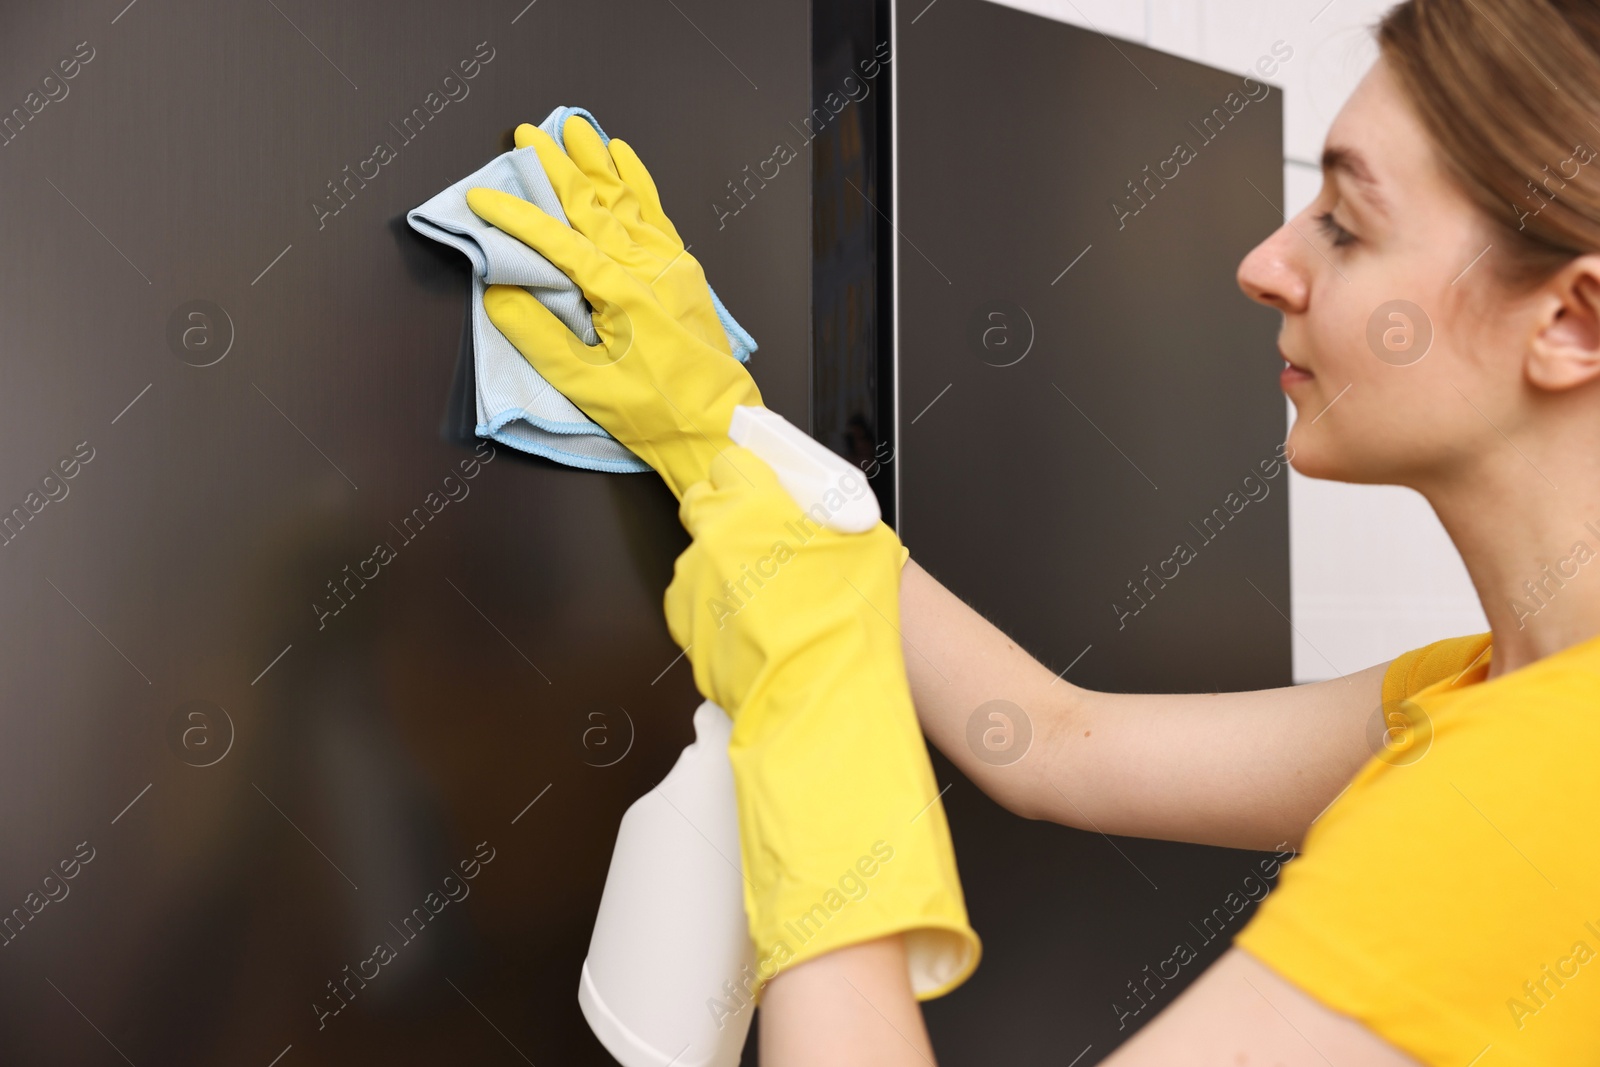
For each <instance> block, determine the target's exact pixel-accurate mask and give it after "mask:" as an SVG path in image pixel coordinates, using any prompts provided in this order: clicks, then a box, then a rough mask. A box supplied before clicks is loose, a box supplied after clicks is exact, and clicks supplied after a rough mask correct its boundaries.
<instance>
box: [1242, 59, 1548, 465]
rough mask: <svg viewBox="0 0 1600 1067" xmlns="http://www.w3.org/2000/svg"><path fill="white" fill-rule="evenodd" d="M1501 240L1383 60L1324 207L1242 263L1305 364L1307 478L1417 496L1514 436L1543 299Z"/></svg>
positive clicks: (1355, 103)
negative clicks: (1493, 256)
mask: <svg viewBox="0 0 1600 1067" xmlns="http://www.w3.org/2000/svg"><path fill="white" fill-rule="evenodd" d="M1508 210H1509V208H1508ZM1491 229H1492V228H1491V226H1490V224H1489V222H1488V220H1486V219H1484V218H1483V217H1482V215H1481V213H1480V212H1479V211H1478V209H1477V208H1476V207H1475V206H1474V205H1473V204H1472V203H1471V201H1469V200H1468V199H1467V197H1466V194H1465V193H1463V192H1462V191H1461V190H1460V189H1459V188H1458V187H1457V186H1456V185H1455V184H1454V183H1453V182H1452V181H1450V180H1449V178H1448V177H1447V175H1446V173H1445V172H1444V170H1443V169H1442V166H1441V164H1440V163H1439V161H1438V157H1437V155H1436V153H1435V150H1434V147H1433V143H1432V141H1431V139H1430V138H1429V136H1428V134H1427V132H1426V130H1425V129H1424V127H1423V125H1422V123H1421V120H1420V119H1419V118H1418V117H1417V115H1416V114H1415V113H1414V111H1413V110H1412V108H1411V106H1410V104H1409V102H1408V101H1407V100H1406V99H1405V97H1404V96H1403V92H1402V89H1401V87H1400V85H1399V83H1398V82H1397V81H1396V80H1395V78H1394V76H1393V75H1392V73H1391V72H1390V70H1389V68H1388V66H1387V65H1386V64H1385V63H1384V62H1383V61H1382V60H1381V59H1380V60H1379V61H1378V62H1377V63H1376V64H1374V66H1373V67H1372V69H1371V70H1370V71H1368V72H1367V75H1366V77H1365V78H1364V79H1363V80H1362V82H1361V84H1360V85H1359V86H1357V88H1356V91H1355V92H1354V94H1352V96H1351V97H1350V99H1349V100H1348V101H1347V102H1346V103H1345V106H1344V108H1343V109H1342V110H1341V111H1340V112H1339V115H1338V117H1337V118H1336V119H1335V120H1334V122H1333V125H1332V127H1331V128H1330V129H1329V131H1328V137H1327V142H1326V145H1325V158H1324V160H1323V185H1322V190H1321V192H1320V193H1318V195H1317V198H1316V199H1315V200H1314V201H1313V202H1312V203H1311V204H1310V205H1308V206H1307V207H1306V208H1305V209H1304V210H1303V211H1301V212H1300V213H1299V214H1298V215H1296V216H1295V217H1294V218H1292V219H1290V220H1289V221H1288V222H1287V223H1285V224H1284V225H1283V226H1282V227H1280V228H1279V229H1278V230H1277V231H1275V232H1274V233H1273V234H1272V235H1271V236H1270V237H1268V238H1267V239H1266V240H1264V241H1262V242H1261V244H1259V245H1257V246H1256V248H1255V249H1253V250H1252V251H1251V252H1250V254H1249V255H1247V256H1246V257H1245V258H1244V260H1243V262H1242V263H1240V265H1239V271H1238V280H1239V285H1240V287H1241V288H1243V289H1244V291H1245V293H1246V294H1247V295H1249V296H1250V297H1251V298H1252V299H1254V300H1257V301H1260V302H1261V303H1264V304H1268V305H1270V306H1272V307H1275V308H1277V309H1279V310H1280V311H1281V312H1282V313H1283V326H1282V329H1281V330H1280V331H1279V335H1278V343H1279V347H1280V349H1281V353H1282V355H1283V357H1284V358H1285V359H1287V360H1288V361H1289V362H1290V363H1291V364H1292V365H1293V366H1294V367H1296V368H1300V372H1296V371H1293V370H1290V371H1286V372H1285V375H1284V390H1285V392H1286V393H1287V395H1288V397H1289V399H1290V400H1291V401H1292V402H1293V403H1294V405H1295V409H1296V412H1297V417H1296V420H1295V425H1294V428H1293V430H1292V431H1291V433H1290V436H1289V444H1290V446H1291V448H1292V449H1293V451H1292V455H1293V456H1294V463H1293V466H1294V467H1295V469H1296V470H1298V471H1300V472H1301V473H1302V474H1306V475H1310V476H1312V477H1320V478H1332V479H1336V480H1340V481H1350V482H1379V483H1392V484H1401V485H1413V486H1414V485H1417V484H1419V483H1422V482H1426V481H1430V480H1437V479H1438V478H1439V477H1440V476H1441V472H1447V473H1448V472H1451V471H1455V472H1457V473H1459V472H1460V470H1462V469H1464V463H1465V456H1464V453H1466V452H1468V451H1469V450H1472V449H1475V448H1478V447H1481V446H1483V445H1485V444H1487V443H1488V439H1489V438H1494V439H1495V440H1499V438H1498V435H1497V430H1498V431H1499V432H1504V433H1513V432H1514V431H1513V427H1515V426H1516V425H1517V424H1518V423H1519V421H1520V420H1521V419H1522V418H1523V417H1524V408H1523V405H1522V402H1521V397H1522V389H1521V369H1520V368H1521V359H1520V358H1519V357H1520V352H1519V346H1525V345H1526V342H1527V339H1528V331H1529V330H1530V329H1531V327H1532V319H1531V318H1530V317H1529V316H1528V312H1529V310H1531V304H1529V303H1528V301H1526V300H1524V301H1521V302H1518V301H1516V300H1513V299H1512V298H1511V297H1509V296H1508V295H1507V294H1506V293H1505V291H1503V289H1502V287H1501V285H1500V283H1499V282H1498V281H1497V280H1496V278H1495V276H1494V273H1493V271H1492V270H1491V269H1490V262H1489V258H1490V257H1489V256H1487V255H1485V254H1484V253H1485V250H1486V248H1487V246H1488V245H1490V243H1491V242H1492V241H1493V240H1494V239H1495V238H1494V237H1493V235H1492V233H1491ZM1480 257H1481V258H1480ZM1263 372H1265V368H1263Z"/></svg>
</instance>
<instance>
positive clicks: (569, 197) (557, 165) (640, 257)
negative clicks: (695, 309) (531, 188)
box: [524, 115, 666, 278]
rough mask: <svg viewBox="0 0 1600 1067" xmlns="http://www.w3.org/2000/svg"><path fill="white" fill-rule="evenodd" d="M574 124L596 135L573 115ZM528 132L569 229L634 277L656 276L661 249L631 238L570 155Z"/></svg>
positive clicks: (544, 136)
mask: <svg viewBox="0 0 1600 1067" xmlns="http://www.w3.org/2000/svg"><path fill="white" fill-rule="evenodd" d="M573 121H574V122H575V123H576V126H573V125H572V123H569V124H568V125H569V127H571V128H572V129H573V130H574V132H576V130H577V129H578V128H580V127H581V128H582V129H584V130H587V131H589V134H590V136H597V135H596V134H595V132H594V127H593V126H590V125H589V124H588V123H587V122H585V121H584V120H583V119H582V118H581V117H579V116H577V115H574V116H573ZM528 129H529V132H528V133H527V134H525V135H524V139H525V140H526V141H527V142H528V144H527V147H530V148H532V149H533V150H534V151H535V152H537V153H538V155H539V163H540V165H541V166H543V168H544V173H545V177H546V178H548V179H550V186H551V188H553V189H554V190H555V193H556V196H557V197H558V198H559V199H560V201H561V207H562V208H563V209H564V210H565V211H566V214H567V221H568V222H569V223H571V224H572V228H573V229H575V230H577V231H578V232H579V233H581V234H583V235H584V236H585V237H587V238H589V240H591V241H593V242H594V244H595V246H596V247H597V248H599V249H600V250H601V251H602V252H604V253H605V254H606V255H608V256H610V257H611V258H612V259H614V260H616V261H617V262H619V263H621V264H622V265H623V266H625V267H628V268H629V269H630V270H632V271H633V272H634V273H635V274H636V275H642V276H643V277H646V278H649V277H652V276H654V275H656V274H659V273H660V272H661V270H662V269H663V268H664V267H665V266H666V260H665V259H663V258H662V256H661V255H660V249H652V248H649V247H647V246H645V245H642V244H641V243H640V242H638V241H637V240H635V239H634V236H633V234H632V233H630V232H629V231H628V228H627V227H626V226H625V225H623V223H622V221H621V220H619V219H618V218H617V216H616V215H614V214H612V213H611V211H610V210H609V208H608V206H607V205H606V203H605V202H604V200H603V198H602V197H601V195H600V190H599V189H597V188H596V186H595V183H594V182H593V181H591V180H590V178H589V176H588V175H587V174H586V173H584V170H583V168H581V167H579V166H578V164H577V162H576V161H575V160H574V159H573V158H572V157H571V156H569V155H568V154H567V153H566V152H563V151H562V150H561V146H560V145H558V144H556V142H555V139H554V138H552V137H551V136H550V135H549V134H547V133H545V132H544V131H543V130H541V129H539V128H538V127H537V126H530V127H529V128H528ZM569 143H570V142H569ZM596 143H598V142H596ZM600 151H601V152H602V153H604V152H605V149H604V148H601V149H600ZM608 158H609V157H608ZM613 181H615V179H613Z"/></svg>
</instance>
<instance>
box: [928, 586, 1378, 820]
mask: <svg viewBox="0 0 1600 1067" xmlns="http://www.w3.org/2000/svg"><path fill="white" fill-rule="evenodd" d="M900 625H901V638H902V642H901V644H902V649H903V652H904V656H905V662H906V673H907V675H908V676H909V678H910V681H911V695H912V699H913V700H914V702H915V704H916V708H917V717H918V719H919V720H920V721H921V724H922V729H923V732H924V733H925V734H927V736H928V738H929V739H930V740H931V741H932V742H933V743H934V744H935V745H936V746H937V747H938V748H939V750H940V751H941V752H943V753H944V754H945V755H946V756H947V757H949V758H950V760H951V761H952V762H953V763H955V764H956V766H958V767H960V768H961V770H962V772H963V773H965V774H966V775H967V777H968V778H970V779H972V781H973V782H974V783H975V784H976V785H977V786H978V787H979V788H980V789H982V790H983V791H984V792H985V793H987V794H989V796H991V797H992V798H994V800H996V801H997V802H998V803H1000V804H1002V805H1004V806H1005V807H1007V808H1008V809H1010V810H1011V811H1014V812H1016V813H1017V814H1019V815H1023V816H1026V817H1028V818H1036V819H1048V820H1050V821H1052V822H1058V823H1062V824H1064V825H1067V826H1075V827H1078V828H1079V829H1084V830H1094V831H1101V832H1104V833H1108V834H1122V835H1126V836H1131V837H1153V838H1162V839H1165V840H1172V841H1191V842H1196V843H1200V844H1213V845H1227V846H1230V847H1234V848H1256V849H1269V850H1270V849H1275V848H1278V847H1279V846H1280V845H1282V844H1285V843H1287V844H1289V845H1296V844H1298V843H1299V841H1300V840H1301V838H1302V837H1303V835H1304V833H1305V830H1306V828H1307V827H1308V826H1309V825H1310V824H1311V822H1312V820H1313V819H1315V818H1316V817H1317V815H1318V814H1319V813H1320V812H1321V811H1322V810H1323V809H1324V808H1326V807H1327V805H1328V804H1329V802H1331V801H1332V800H1333V799H1334V797H1336V796H1337V795H1338V794H1339V792H1340V790H1342V789H1343V788H1344V786H1345V784H1346V783H1347V782H1349V780H1350V778H1351V776H1352V775H1354V774H1355V772H1356V770H1357V769H1359V768H1360V766H1361V764H1362V763H1363V762H1365V761H1366V760H1367V759H1368V758H1369V757H1370V756H1371V755H1372V754H1373V753H1374V751H1375V748H1374V745H1375V744H1376V743H1381V739H1382V737H1383V727H1384V723H1383V722H1382V721H1381V718H1380V716H1381V708H1380V705H1381V701H1382V684H1383V674H1384V669H1385V667H1386V666H1387V665H1386V664H1379V665H1377V666H1375V667H1370V668H1368V669H1366V670H1363V671H1357V672H1355V673H1352V674H1350V675H1347V676H1345V677H1344V678H1339V679H1334V680H1331V681H1327V682H1317V683H1313V684H1308V685H1300V686H1286V687H1283V688H1278V689H1261V690H1255V691H1251V692H1242V693H1201V694H1138V693H1101V692H1095V691H1093V690H1088V689H1083V688H1080V687H1078V686H1074V685H1072V684H1071V683H1069V682H1067V681H1066V680H1065V679H1058V678H1057V677H1056V676H1055V675H1054V674H1053V673H1052V672H1051V671H1050V670H1049V669H1048V668H1046V667H1045V666H1044V665H1043V664H1041V663H1039V661H1037V660H1036V659H1034V658H1033V657H1032V656H1030V655H1029V654H1028V653H1027V652H1026V651H1024V650H1023V649H1021V648H1019V647H1018V646H1017V645H1016V643H1015V642H1013V641H1011V640H1010V639H1009V638H1007V637H1006V635H1005V634H1003V633H1002V632H1000V630H999V629H997V628H996V627H995V626H993V625H992V624H991V623H990V622H989V621H988V620H986V619H984V618H983V617H982V616H981V615H979V614H978V613H977V612H976V611H973V610H972V608H970V607H969V606H968V605H967V604H965V603H964V602H963V601H962V600H961V599H960V598H959V597H957V596H955V595H954V594H953V593H951V592H950V591H949V590H947V589H945V588H944V586H942V585H940V584H939V582H938V581H937V580H936V579H935V578H933V576H932V575H930V574H928V573H927V572H926V571H924V570H923V569H922V568H921V567H919V566H918V565H917V563H916V561H915V560H910V561H907V563H906V565H905V568H904V570H903V571H902V574H901V581H900ZM1030 735H1031V736H1030Z"/></svg>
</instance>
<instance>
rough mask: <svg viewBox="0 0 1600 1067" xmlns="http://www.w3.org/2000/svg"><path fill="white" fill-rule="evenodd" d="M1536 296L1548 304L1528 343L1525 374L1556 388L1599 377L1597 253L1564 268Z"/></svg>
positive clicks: (1540, 384)
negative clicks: (1538, 295)
mask: <svg viewBox="0 0 1600 1067" xmlns="http://www.w3.org/2000/svg"><path fill="white" fill-rule="evenodd" d="M1540 301H1541V303H1543V304H1544V305H1545V306H1546V307H1547V309H1548V310H1547V311H1546V312H1545V314H1544V316H1543V318H1542V321H1541V322H1540V323H1539V326H1538V328H1537V330H1536V332H1535V333H1534V336H1533V340H1532V342H1531V343H1530V344H1529V346H1528V358H1527V375H1528V380H1529V381H1530V382H1532V383H1533V384H1534V385H1535V386H1536V387H1538V388H1540V389H1545V390H1548V391H1551V392H1559V391H1562V390H1565V389H1574V388H1576V387H1578V386H1580V385H1585V384H1587V383H1589V382H1591V381H1594V380H1595V379H1596V378H1600V255H1585V256H1579V257H1578V258H1576V259H1574V260H1573V261H1572V262H1571V263H1569V264H1568V265H1567V266H1566V267H1564V268H1562V270H1561V271H1560V272H1559V273H1558V274H1557V275H1556V276H1555V277H1554V278H1552V279H1550V281H1549V282H1548V283H1547V284H1546V285H1545V286H1543V287H1542V288H1541V290H1540Z"/></svg>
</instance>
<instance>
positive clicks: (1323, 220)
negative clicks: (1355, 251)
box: [1316, 211, 1356, 248]
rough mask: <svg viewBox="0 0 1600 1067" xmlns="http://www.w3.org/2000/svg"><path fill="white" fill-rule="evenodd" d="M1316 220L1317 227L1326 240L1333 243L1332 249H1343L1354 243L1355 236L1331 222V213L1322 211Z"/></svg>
mask: <svg viewBox="0 0 1600 1067" xmlns="http://www.w3.org/2000/svg"><path fill="white" fill-rule="evenodd" d="M1316 219H1317V225H1318V226H1320V227H1321V228H1322V232H1323V234H1324V235H1325V236H1326V237H1327V238H1328V240H1329V241H1331V242H1332V243H1333V247H1335V248H1343V247H1345V246H1346V245H1348V244H1353V243H1354V242H1355V239H1356V235H1355V234H1353V233H1351V232H1350V231H1349V230H1347V229H1345V228H1344V227H1343V226H1340V225H1339V224H1338V223H1337V222H1335V221H1333V212H1332V211H1324V212H1323V213H1322V214H1320V215H1318V216H1317V217H1316Z"/></svg>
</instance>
